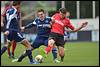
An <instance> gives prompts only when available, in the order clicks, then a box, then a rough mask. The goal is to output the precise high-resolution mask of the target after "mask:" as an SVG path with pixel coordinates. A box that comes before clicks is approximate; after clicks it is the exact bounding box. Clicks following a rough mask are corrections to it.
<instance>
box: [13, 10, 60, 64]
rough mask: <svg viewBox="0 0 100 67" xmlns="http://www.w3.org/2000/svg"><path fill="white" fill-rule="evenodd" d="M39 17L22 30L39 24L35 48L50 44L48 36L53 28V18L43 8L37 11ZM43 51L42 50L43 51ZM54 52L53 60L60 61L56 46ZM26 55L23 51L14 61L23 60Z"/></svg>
mask: <svg viewBox="0 0 100 67" xmlns="http://www.w3.org/2000/svg"><path fill="white" fill-rule="evenodd" d="M37 16H38V17H37V18H36V19H35V20H34V22H32V23H30V24H28V25H26V26H24V27H22V30H24V29H27V28H30V27H32V26H37V37H36V39H35V41H34V43H33V44H32V47H33V49H36V48H39V47H40V46H41V45H44V46H47V45H48V37H49V34H50V32H51V31H50V30H51V18H50V17H47V16H46V15H45V12H44V10H43V9H40V10H38V11H37ZM41 52H42V51H41ZM52 53H53V60H54V62H55V63H57V62H59V61H58V60H57V49H56V47H54V48H53V49H52ZM24 57H26V53H23V54H22V55H21V56H20V57H19V58H18V59H15V60H13V61H18V62H21V61H22V59H23V58H24Z"/></svg>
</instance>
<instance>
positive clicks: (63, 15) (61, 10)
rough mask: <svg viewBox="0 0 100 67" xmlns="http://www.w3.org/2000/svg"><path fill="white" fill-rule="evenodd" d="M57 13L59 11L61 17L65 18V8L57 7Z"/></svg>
mask: <svg viewBox="0 0 100 67" xmlns="http://www.w3.org/2000/svg"><path fill="white" fill-rule="evenodd" d="M59 13H60V15H61V18H62V19H63V18H65V17H66V13H67V10H66V8H60V9H59Z"/></svg>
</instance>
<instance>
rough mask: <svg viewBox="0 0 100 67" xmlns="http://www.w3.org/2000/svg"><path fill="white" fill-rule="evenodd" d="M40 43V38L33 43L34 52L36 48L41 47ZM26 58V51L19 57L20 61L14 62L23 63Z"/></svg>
mask: <svg viewBox="0 0 100 67" xmlns="http://www.w3.org/2000/svg"><path fill="white" fill-rule="evenodd" d="M39 42H40V41H38V38H36V39H35V41H34V42H33V44H32V45H31V46H32V51H33V50H34V49H36V48H38V47H39ZM25 57H27V53H26V51H24V52H23V53H22V54H21V55H20V56H19V58H18V59H15V60H13V61H12V62H15V61H17V62H21V61H22V60H23V59H24V58H25Z"/></svg>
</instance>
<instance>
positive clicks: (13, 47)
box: [12, 40, 17, 58]
mask: <svg viewBox="0 0 100 67" xmlns="http://www.w3.org/2000/svg"><path fill="white" fill-rule="evenodd" d="M16 45H17V44H16V41H15V40H12V58H14V51H15V48H16Z"/></svg>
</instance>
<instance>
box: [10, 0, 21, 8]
mask: <svg viewBox="0 0 100 67" xmlns="http://www.w3.org/2000/svg"><path fill="white" fill-rule="evenodd" d="M20 4H21V2H20V1H13V4H12V5H13V6H15V7H16V8H20Z"/></svg>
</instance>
